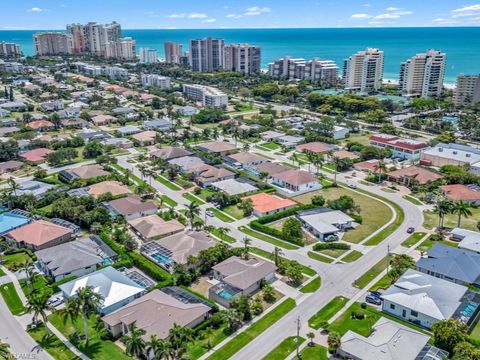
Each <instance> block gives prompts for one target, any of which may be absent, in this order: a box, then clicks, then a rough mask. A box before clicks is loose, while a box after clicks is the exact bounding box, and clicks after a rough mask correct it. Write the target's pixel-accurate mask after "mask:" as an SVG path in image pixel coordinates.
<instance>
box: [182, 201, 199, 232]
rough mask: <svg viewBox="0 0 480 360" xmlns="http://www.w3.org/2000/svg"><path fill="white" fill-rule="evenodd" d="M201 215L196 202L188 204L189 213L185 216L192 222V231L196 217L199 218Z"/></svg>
mask: <svg viewBox="0 0 480 360" xmlns="http://www.w3.org/2000/svg"><path fill="white" fill-rule="evenodd" d="M199 214H200V207H199V206H198V204H197V203H196V202H191V203H190V204H188V206H187V212H186V213H185V215H186V216H187V218H188V219H189V220H190V226H191V228H192V229H193V223H194V220H195V216H198V215H199Z"/></svg>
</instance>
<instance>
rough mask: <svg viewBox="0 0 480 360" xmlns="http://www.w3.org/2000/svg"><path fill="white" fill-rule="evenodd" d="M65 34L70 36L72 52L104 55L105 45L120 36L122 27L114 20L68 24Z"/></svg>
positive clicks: (115, 40) (118, 38)
mask: <svg viewBox="0 0 480 360" xmlns="http://www.w3.org/2000/svg"><path fill="white" fill-rule="evenodd" d="M67 34H69V35H70V36H71V37H72V41H73V53H75V54H84V53H87V54H92V55H95V56H105V55H106V48H107V45H108V44H109V43H112V42H117V41H119V40H120V38H121V37H122V28H121V26H120V24H119V23H117V22H115V21H113V22H112V23H110V24H97V23H95V22H89V23H88V24H69V25H67Z"/></svg>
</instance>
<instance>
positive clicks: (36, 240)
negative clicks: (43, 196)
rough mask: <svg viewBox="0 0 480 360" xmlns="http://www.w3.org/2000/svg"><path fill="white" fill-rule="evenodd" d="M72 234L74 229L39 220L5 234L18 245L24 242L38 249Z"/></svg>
mask: <svg viewBox="0 0 480 360" xmlns="http://www.w3.org/2000/svg"><path fill="white" fill-rule="evenodd" d="M72 232H73V231H72V229H69V228H66V227H63V226H60V225H56V224H53V223H51V222H48V221H44V220H38V221H34V222H32V223H30V224H27V225H24V226H22V227H19V228H17V229H15V230H12V231H10V232H9V233H7V234H5V237H7V238H9V239H12V240H14V241H16V242H18V243H21V242H23V243H26V244H30V245H33V246H37V247H38V246H42V245H45V244H47V243H49V242H50V241H54V240H56V239H58V238H61V237H63V236H65V235H68V234H71V233H72Z"/></svg>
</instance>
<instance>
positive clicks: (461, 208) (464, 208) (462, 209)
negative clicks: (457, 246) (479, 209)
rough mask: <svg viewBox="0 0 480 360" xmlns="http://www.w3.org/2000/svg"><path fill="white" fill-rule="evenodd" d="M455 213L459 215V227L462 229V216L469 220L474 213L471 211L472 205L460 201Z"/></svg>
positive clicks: (454, 210) (454, 207) (455, 205)
mask: <svg viewBox="0 0 480 360" xmlns="http://www.w3.org/2000/svg"><path fill="white" fill-rule="evenodd" d="M453 213H454V214H457V216H458V219H457V227H460V224H461V222H462V216H463V217H464V218H468V217H469V216H472V211H471V210H470V205H469V204H467V203H465V202H463V201H461V200H460V201H459V202H457V203H456V204H454V206H453Z"/></svg>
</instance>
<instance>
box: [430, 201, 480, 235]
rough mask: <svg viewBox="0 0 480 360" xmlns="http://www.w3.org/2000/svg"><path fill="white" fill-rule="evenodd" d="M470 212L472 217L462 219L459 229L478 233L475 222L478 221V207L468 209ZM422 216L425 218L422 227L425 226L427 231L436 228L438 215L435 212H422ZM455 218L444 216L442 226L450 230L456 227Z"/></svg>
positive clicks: (479, 208)
mask: <svg viewBox="0 0 480 360" xmlns="http://www.w3.org/2000/svg"><path fill="white" fill-rule="evenodd" d="M470 211H471V212H472V216H470V217H469V218H462V223H461V227H462V228H464V229H467V230H472V231H478V229H477V222H478V219H480V207H478V208H476V209H475V208H470ZM423 216H424V218H425V220H424V222H423V226H425V227H426V228H427V229H433V228H435V227H437V226H438V215H437V213H436V212H433V211H424V212H423ZM457 218H458V216H457V215H455V214H447V215H445V221H444V224H443V226H445V227H448V228H452V229H453V228H455V227H457Z"/></svg>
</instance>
